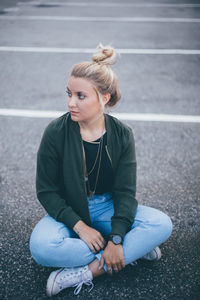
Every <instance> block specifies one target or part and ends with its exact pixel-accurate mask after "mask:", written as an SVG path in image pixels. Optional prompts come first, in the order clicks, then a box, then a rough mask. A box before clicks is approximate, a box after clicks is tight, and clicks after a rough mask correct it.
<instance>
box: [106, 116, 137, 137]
mask: <svg viewBox="0 0 200 300" xmlns="http://www.w3.org/2000/svg"><path fill="white" fill-rule="evenodd" d="M106 121H107V123H109V125H110V127H111V129H114V130H117V131H118V132H119V134H122V135H124V134H125V135H126V134H127V135H130V134H131V135H132V134H133V130H132V128H131V127H130V126H129V125H127V124H125V123H124V122H122V121H120V120H119V119H118V118H117V117H115V116H113V115H110V114H106Z"/></svg>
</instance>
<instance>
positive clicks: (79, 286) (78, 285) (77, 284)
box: [73, 279, 94, 295]
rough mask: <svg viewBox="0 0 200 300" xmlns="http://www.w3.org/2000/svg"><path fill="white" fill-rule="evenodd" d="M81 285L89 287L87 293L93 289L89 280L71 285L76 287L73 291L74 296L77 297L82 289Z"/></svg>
mask: <svg viewBox="0 0 200 300" xmlns="http://www.w3.org/2000/svg"><path fill="white" fill-rule="evenodd" d="M83 284H85V285H87V286H91V288H90V289H89V292H90V291H91V290H92V289H93V287H94V284H93V282H92V280H91V279H86V280H83V281H81V282H79V283H76V284H74V285H73V287H76V288H75V290H74V295H78V294H79V293H80V291H81V289H82V286H83Z"/></svg>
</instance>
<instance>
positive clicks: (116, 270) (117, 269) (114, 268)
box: [113, 264, 119, 273]
mask: <svg viewBox="0 0 200 300" xmlns="http://www.w3.org/2000/svg"><path fill="white" fill-rule="evenodd" d="M113 270H114V271H115V272H116V273H117V272H119V268H118V265H117V264H115V265H113Z"/></svg>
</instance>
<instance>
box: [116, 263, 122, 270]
mask: <svg viewBox="0 0 200 300" xmlns="http://www.w3.org/2000/svg"><path fill="white" fill-rule="evenodd" d="M117 269H118V271H121V270H122V265H121V264H120V263H119V264H117Z"/></svg>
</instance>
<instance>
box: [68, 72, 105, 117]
mask: <svg viewBox="0 0 200 300" xmlns="http://www.w3.org/2000/svg"><path fill="white" fill-rule="evenodd" d="M67 93H68V107H69V110H70V114H71V119H72V120H73V121H76V122H90V121H92V120H94V119H95V118H96V117H98V115H100V114H101V113H102V105H101V104H100V101H99V99H98V95H97V93H96V91H95V89H94V87H93V85H92V84H91V83H90V81H89V80H87V79H84V78H79V77H74V76H71V77H70V78H69V81H68V85H67Z"/></svg>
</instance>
